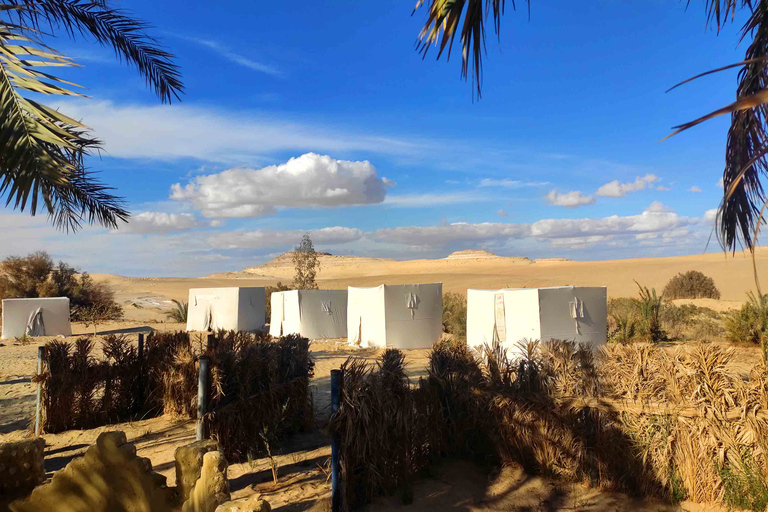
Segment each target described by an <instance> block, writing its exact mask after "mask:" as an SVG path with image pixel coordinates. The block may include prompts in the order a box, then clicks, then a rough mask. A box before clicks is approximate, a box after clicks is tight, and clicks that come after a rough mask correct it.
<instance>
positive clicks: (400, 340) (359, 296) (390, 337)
mask: <svg viewBox="0 0 768 512" xmlns="http://www.w3.org/2000/svg"><path fill="white" fill-rule="evenodd" d="M347 299H348V307H347V338H348V340H349V343H350V345H360V346H362V347H380V348H384V347H393V348H402V349H410V348H430V347H431V346H432V344H433V343H435V342H436V341H439V340H440V337H441V336H442V334H443V284H442V283H431V284H404V285H386V284H383V285H381V286H376V287H373V288H357V287H353V286H350V287H349V296H348V298H347Z"/></svg>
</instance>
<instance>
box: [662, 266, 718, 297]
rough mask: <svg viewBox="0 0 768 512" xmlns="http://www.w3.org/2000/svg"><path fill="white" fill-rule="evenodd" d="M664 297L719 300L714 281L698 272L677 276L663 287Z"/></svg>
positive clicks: (690, 271)
mask: <svg viewBox="0 0 768 512" xmlns="http://www.w3.org/2000/svg"><path fill="white" fill-rule="evenodd" d="M663 295H664V297H666V298H667V299H668V300H674V299H719V298H720V291H719V290H718V289H717V287H716V286H715V281H714V280H713V279H712V278H711V277H709V276H706V275H704V274H702V273H701V272H699V271H698V270H689V271H688V272H686V273H680V274H677V275H676V276H675V277H673V278H672V279H670V280H669V282H668V283H667V285H666V286H665V287H664V293H663Z"/></svg>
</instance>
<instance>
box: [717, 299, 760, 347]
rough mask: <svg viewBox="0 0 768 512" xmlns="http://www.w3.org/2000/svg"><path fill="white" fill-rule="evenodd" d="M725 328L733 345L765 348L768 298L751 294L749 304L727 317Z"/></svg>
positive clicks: (727, 337)
mask: <svg viewBox="0 0 768 512" xmlns="http://www.w3.org/2000/svg"><path fill="white" fill-rule="evenodd" d="M724 326H725V337H726V339H727V340H728V341H730V342H731V343H754V344H760V345H761V346H764V345H765V341H766V337H767V336H768V333H767V332H766V331H768V296H765V297H763V298H762V300H761V299H760V298H759V297H758V296H757V295H755V294H754V293H752V292H749V294H748V296H747V302H745V303H744V305H742V306H741V309H740V310H738V311H733V312H731V313H729V314H728V315H727V316H726V317H725V321H724ZM764 351H765V349H764ZM764 357H765V355H764Z"/></svg>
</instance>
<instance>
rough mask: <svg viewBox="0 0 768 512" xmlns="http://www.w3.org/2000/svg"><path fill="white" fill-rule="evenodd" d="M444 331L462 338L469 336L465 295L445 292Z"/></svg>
mask: <svg viewBox="0 0 768 512" xmlns="http://www.w3.org/2000/svg"><path fill="white" fill-rule="evenodd" d="M443 331H445V332H447V333H448V334H453V335H454V336H456V337H457V338H460V339H465V338H466V337H467V298H466V297H465V296H464V295H462V294H460V293H454V292H448V293H444V294H443Z"/></svg>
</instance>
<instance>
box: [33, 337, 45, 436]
mask: <svg viewBox="0 0 768 512" xmlns="http://www.w3.org/2000/svg"><path fill="white" fill-rule="evenodd" d="M43 358H45V346H42V347H37V377H38V379H39V378H40V375H42V373H43ZM42 391H43V382H42V381H41V380H38V381H37V399H36V400H35V437H40V417H41V412H42V411H41V410H40V408H41V407H42V403H41V398H42Z"/></svg>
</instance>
